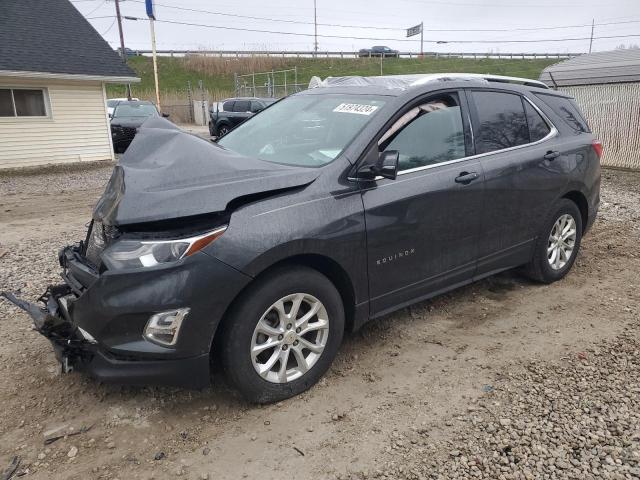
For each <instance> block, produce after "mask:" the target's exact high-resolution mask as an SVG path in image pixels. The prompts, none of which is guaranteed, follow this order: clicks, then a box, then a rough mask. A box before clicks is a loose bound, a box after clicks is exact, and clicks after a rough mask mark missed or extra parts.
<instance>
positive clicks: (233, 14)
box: [130, 0, 640, 32]
mask: <svg viewBox="0 0 640 480" xmlns="http://www.w3.org/2000/svg"><path fill="white" fill-rule="evenodd" d="M130 1H131V2H135V3H142V4H144V0H130ZM156 6H159V7H164V8H171V9H174V10H182V11H185V12H193V13H206V14H209V15H219V16H223V17H233V18H246V19H249V20H260V21H268V22H277V23H289V24H298V25H314V22H306V21H304V20H286V19H278V18H268V17H259V16H255V15H241V14H237V13H227V12H219V11H213V10H203V9H198V8H187V7H178V6H175V5H166V4H162V3H156ZM624 23H640V20H626V21H621V22H605V23H596V24H595V26H604V25H620V24H624ZM318 25H319V26H323V27H338V28H363V29H369V30H392V31H405V30H406V28H404V27H377V26H371V25H349V24H344V23H321V22H318ZM590 26H591V23H583V24H576V25H558V26H554V27H522V28H450V29H448V28H443V29H434V28H429V31H430V32H516V31H535V30H558V29H564V28H581V27H590Z"/></svg>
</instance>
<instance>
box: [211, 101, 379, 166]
mask: <svg viewBox="0 0 640 480" xmlns="http://www.w3.org/2000/svg"><path fill="white" fill-rule="evenodd" d="M384 98H385V97H384V96H377V95H341V94H323V95H294V96H291V97H288V98H285V99H283V100H281V101H279V102H278V103H276V104H275V105H272V106H271V107H269V108H267V109H265V110H263V111H262V112H260V113H258V114H256V115H254V116H252V117H251V118H250V119H249V120H247V121H245V122H243V123H242V124H240V126H238V127H237V128H235V129H234V130H232V131H231V132H229V133H228V134H226V135H225V136H224V137H222V138H221V139H220V141H219V142H218V144H219V145H221V146H222V147H224V148H226V149H228V150H231V151H234V152H237V153H239V154H241V155H244V156H247V157H254V158H259V159H261V160H266V161H268V162H274V163H282V164H285V165H297V166H303V167H320V166H322V165H326V164H327V163H329V162H331V161H332V160H333V159H334V158H336V157H337V156H338V155H339V154H340V152H342V150H344V149H345V147H346V146H347V145H349V143H351V141H352V140H353V139H354V138H355V136H356V135H357V134H358V133H359V132H360V131H361V130H362V129H363V128H364V126H365V125H366V124H367V123H369V121H370V120H371V119H372V118H373V117H374V116H375V115H376V114H377V113H378V112H379V111H380V110H381V109H382V107H383V105H384V104H385V101H384Z"/></svg>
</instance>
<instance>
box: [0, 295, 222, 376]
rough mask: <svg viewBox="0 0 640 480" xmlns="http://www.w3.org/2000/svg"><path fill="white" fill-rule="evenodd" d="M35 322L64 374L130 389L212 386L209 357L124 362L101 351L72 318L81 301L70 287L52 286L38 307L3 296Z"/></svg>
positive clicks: (124, 359)
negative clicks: (71, 307) (72, 310)
mask: <svg viewBox="0 0 640 480" xmlns="http://www.w3.org/2000/svg"><path fill="white" fill-rule="evenodd" d="M0 297H4V298H6V299H7V300H9V301H10V302H11V303H13V304H14V305H16V306H17V307H19V308H21V309H22V310H24V311H25V312H27V313H28V314H29V316H30V317H31V318H32V319H33V326H34V329H35V330H37V331H38V332H40V333H41V334H42V335H43V336H45V337H46V338H48V339H49V341H50V342H51V344H52V345H53V349H54V352H55V354H56V358H57V359H58V361H59V362H60V364H61V366H62V372H63V373H69V372H71V371H73V370H78V371H83V372H86V373H88V374H89V375H91V376H93V377H94V378H96V379H98V380H100V381H103V382H107V383H118V384H129V385H173V386H179V387H187V388H195V389H200V388H206V387H208V386H209V385H210V383H209V355H208V354H202V355H198V356H196V357H192V358H184V359H163V360H156V359H144V358H135V359H134V358H122V357H120V356H118V355H114V354H112V353H110V352H109V351H108V350H105V349H102V348H100V346H99V345H98V344H97V342H96V340H95V339H94V338H93V337H92V336H91V335H90V334H89V333H87V332H86V331H84V330H83V329H82V328H80V327H79V326H77V325H75V324H74V323H73V321H72V320H71V318H69V311H68V308H67V305H68V302H73V301H74V300H75V299H76V298H77V297H76V295H75V294H74V293H73V290H72V287H70V286H69V285H52V286H49V287H48V288H47V290H46V292H45V293H44V294H43V295H42V296H41V297H40V298H39V299H38V301H39V302H40V304H42V305H43V306H40V305H38V304H36V303H32V302H27V301H25V300H21V299H19V298H18V297H16V296H15V295H14V294H12V293H9V292H1V293H0Z"/></svg>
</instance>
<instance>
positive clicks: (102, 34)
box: [100, 18, 117, 37]
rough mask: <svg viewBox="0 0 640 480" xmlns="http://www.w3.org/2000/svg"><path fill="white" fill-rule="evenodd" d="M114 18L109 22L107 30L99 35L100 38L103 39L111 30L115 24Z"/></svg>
mask: <svg viewBox="0 0 640 480" xmlns="http://www.w3.org/2000/svg"><path fill="white" fill-rule="evenodd" d="M116 20H117V19H116V18H114V19H113V22H111V25H109V28H107V29H106V30H105V31H104V32H102V33H101V34H100V35H101V36H102V37H104V36H105V35H106V34H107V33H109V32H110V31H111V29H112V28H113V26H114V25H115V24H116Z"/></svg>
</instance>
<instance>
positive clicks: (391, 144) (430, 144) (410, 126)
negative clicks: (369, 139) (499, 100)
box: [379, 96, 466, 171]
mask: <svg viewBox="0 0 640 480" xmlns="http://www.w3.org/2000/svg"><path fill="white" fill-rule="evenodd" d="M404 125H406V126H404ZM400 128H401V130H399V129H400ZM396 130H399V131H398V132H397V133H395V131H396ZM379 144H380V146H381V148H382V149H383V150H385V151H389V150H396V151H398V153H399V155H400V158H399V163H398V169H399V171H402V170H410V169H412V168H418V167H424V166H427V165H435V164H438V163H442V162H448V161H451V160H457V159H459V158H463V157H464V156H465V155H466V152H465V144H464V127H463V123H462V111H461V109H460V106H459V104H458V102H457V101H456V99H455V98H454V97H453V96H447V97H446V98H442V99H434V100H431V101H429V102H427V103H424V104H422V105H420V106H418V107H415V108H413V109H411V110H410V111H408V112H407V113H405V114H404V115H403V116H402V117H401V118H400V119H399V120H397V121H396V123H395V124H394V125H393V126H392V127H391V128H390V129H389V130H388V131H387V132H386V133H385V134H384V135H383V136H382V138H381V139H380V141H379Z"/></svg>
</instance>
